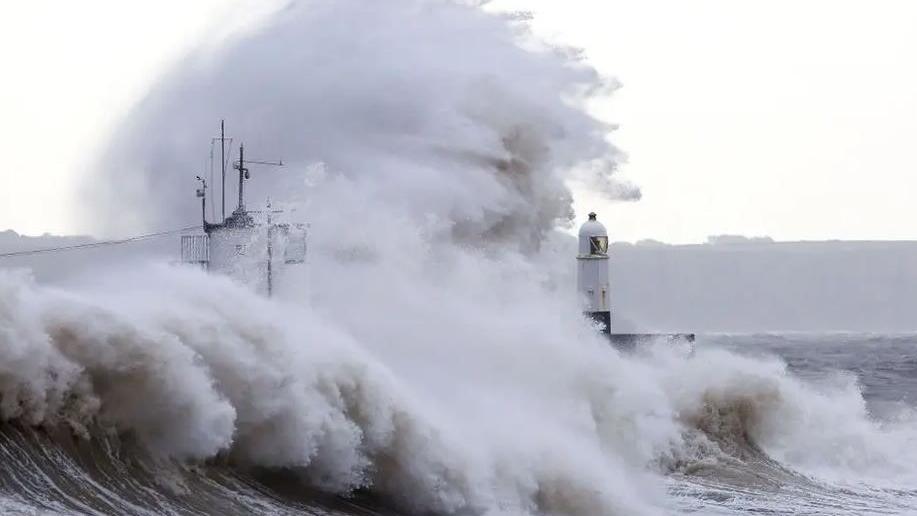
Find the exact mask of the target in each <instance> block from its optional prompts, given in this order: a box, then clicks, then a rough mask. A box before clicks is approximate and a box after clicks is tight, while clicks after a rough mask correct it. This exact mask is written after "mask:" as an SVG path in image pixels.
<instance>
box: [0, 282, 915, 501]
mask: <svg viewBox="0 0 917 516" xmlns="http://www.w3.org/2000/svg"><path fill="white" fill-rule="evenodd" d="M125 285H130V287H128V288H125V287H124V286H125ZM0 294H2V295H0V328H2V330H3V331H2V333H0V338H2V341H0V391H2V392H0V393H2V398H0V410H2V416H3V421H4V422H3V423H2V426H0V454H2V457H3V459H2V460H3V467H2V469H0V509H2V511H3V512H4V513H18V514H35V513H48V514H56V513H62V514H73V513H82V514H162V513H173V514H202V513H219V514H556V515H602V514H608V515H611V514H627V515H630V514H674V513H682V512H684V513H690V512H694V513H700V514H741V513H746V512H748V513H769V514H824V515H835V514H857V515H862V514H909V513H917V488H915V486H917V466H915V464H917V460H915V459H917V457H915V451H914V450H915V447H914V444H915V440H917V431H915V422H917V418H915V406H914V396H915V395H917V384H915V375H917V351H915V349H917V348H915V344H917V337H913V336H876V335H868V336H851V335H826V336H809V335H807V336H777V335H762V336H715V337H702V338H700V339H699V341H698V343H697V344H696V347H695V349H694V351H693V352H692V351H691V350H690V349H686V348H682V347H679V346H672V345H671V344H661V343H660V344H658V345H655V346H654V345H648V346H646V347H645V348H642V349H641V350H639V351H638V352H636V353H634V354H626V355H624V354H620V353H618V352H617V351H615V350H614V349H612V348H610V347H609V346H607V345H605V344H604V343H603V342H602V341H601V339H600V338H598V337H596V336H595V335H594V334H592V333H591V329H589V328H586V325H585V324H584V323H582V321H581V320H579V319H578V318H577V317H571V318H570V319H571V321H573V324H571V325H570V326H569V327H567V326H566V324H564V323H563V322H555V323H549V324H544V323H542V322H541V321H544V320H545V318H548V317H552V316H551V315H549V314H536V315H535V317H536V319H534V320H532V321H531V324H530V325H526V324H523V323H522V322H521V321H517V320H515V319H514V315H513V314H512V313H508V314H501V313H499V312H493V313H491V310H489V309H488V308H487V307H486V306H485V307H482V308H481V310H482V312H488V313H487V315H486V316H480V317H476V316H474V315H471V316H468V317H467V318H466V319H465V320H464V321H462V320H459V321H456V324H453V325H448V324H446V325H445V326H443V327H442V328H440V329H437V328H435V324H436V321H423V320H422V319H418V318H416V317H417V316H416V315H409V314H410V312H409V311H402V312H399V311H398V310H395V309H385V317H386V318H392V319H398V318H401V319H402V320H401V321H393V322H390V323H385V322H380V320H378V319H376V320H375V323H378V324H371V325H369V326H371V327H375V326H378V327H377V328H367V329H366V330H367V331H368V332H370V333H374V334H377V336H378V338H372V337H365V336H361V335H360V333H361V331H363V329H361V328H359V327H358V325H356V324H353V325H348V326H349V329H347V330H346V331H345V329H344V328H345V326H343V325H340V324H339V323H340V321H338V323H334V324H333V323H331V320H332V318H330V317H328V316H327V315H321V314H320V313H319V312H318V311H317V310H315V309H312V308H309V307H306V306H303V305H301V304H298V303H295V302H280V301H267V300H264V299H260V298H258V297H257V296H255V295H253V294H250V293H249V292H248V291H247V290H246V289H244V288H242V287H240V286H237V285H234V284H232V283H231V282H229V281H228V280H225V279H221V278H212V277H207V276H205V275H204V274H202V273H199V272H197V271H188V270H177V269H174V268H170V267H166V266H152V267H150V268H148V269H147V270H144V271H143V273H142V274H139V275H136V276H135V275H130V276H129V277H123V276H122V277H114V278H111V280H110V281H103V282H102V283H101V285H100V284H99V282H98V281H94V282H93V285H92V286H84V287H71V288H69V289H68V290H67V291H62V290H55V289H49V288H45V287H40V286H36V285H34V284H33V283H32V282H31V281H29V280H28V278H26V277H23V276H22V275H19V274H10V273H5V274H3V275H2V277H0ZM482 304H484V305H491V304H492V302H491V301H488V300H483V301H482ZM439 309H440V307H434V308H433V309H432V310H431V312H437V311H438V310H439ZM406 310H409V309H406ZM352 315H353V317H354V319H355V320H358V319H361V320H362V319H367V318H372V316H371V315H369V314H365V313H364V314H352ZM453 315H460V314H456V313H455V312H453ZM479 315H480V314H479ZM485 317H486V318H487V319H490V320H492V322H491V324H490V325H488V324H487V323H486V322H485V321H484V318H485ZM564 318H565V317H564V314H562V313H559V314H555V315H554V316H553V319H555V320H558V321H560V320H562V319H564ZM501 320H502V321H503V322H500V321H501ZM430 324H432V325H433V326H429V325H430ZM534 326H539V327H541V328H540V330H539V331H535V330H534V329H533V328H530V327H534ZM399 328H400V329H401V330H403V331H402V333H401V335H400V336H396V335H395V332H396V330H397V329H399ZM408 328H412V329H413V330H414V332H408V331H407V329H408ZM563 330H568V331H567V332H566V333H565V332H564V331H563ZM364 337H365V338H364ZM399 339H400V341H399ZM404 340H409V341H410V342H404Z"/></svg>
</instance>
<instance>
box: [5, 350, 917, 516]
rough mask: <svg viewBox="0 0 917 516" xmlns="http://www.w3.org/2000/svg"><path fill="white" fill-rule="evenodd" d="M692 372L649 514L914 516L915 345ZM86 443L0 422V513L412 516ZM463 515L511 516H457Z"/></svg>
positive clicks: (299, 483) (281, 478)
mask: <svg viewBox="0 0 917 516" xmlns="http://www.w3.org/2000/svg"><path fill="white" fill-rule="evenodd" d="M719 350H727V351H728V353H726V352H724V353H719ZM711 353H712V354H711ZM708 354H709V355H708ZM637 355H638V356H637V358H635V359H634V360H638V361H639V360H641V358H640V357H639V352H638V353H637ZM693 360H709V366H710V370H709V373H710V374H709V375H710V377H711V380H710V385H709V386H705V387H704V389H706V391H705V392H706V394H705V395H706V396H708V400H709V403H708V405H707V406H706V407H705V408H704V410H702V411H701V412H700V413H698V414H697V415H694V416H691V417H688V418H686V421H689V423H687V426H689V427H693V428H692V429H691V430H690V431H688V432H686V436H687V437H686V442H689V443H690V442H694V443H695V445H696V446H693V447H692V446H688V445H685V446H683V447H682V452H681V454H680V455H678V456H677V457H675V458H669V459H666V460H660V461H659V463H658V464H653V465H649V466H648V469H649V470H652V471H653V472H655V473H658V474H659V475H660V476H661V478H662V483H663V485H664V486H665V488H664V489H663V492H662V493H660V499H659V500H654V501H653V503H652V504H653V505H654V506H655V507H657V508H658V513H659V514H678V513H680V514H807V515H869V514H917V483H915V482H917V463H914V462H913V460H914V458H915V457H917V453H915V448H917V431H915V424H917V418H915V401H917V336H914V335H885V336H883V335H848V334H842V335H809V334H807V335H711V336H703V337H700V338H698V341H697V343H696V348H695V351H694V353H693ZM743 360H747V361H746V362H742V361H743ZM723 361H731V362H729V363H734V362H735V363H737V362H741V364H739V365H735V366H731V368H732V372H731V373H730V376H729V380H728V382H736V383H728V382H727V383H722V382H720V383H718V381H717V380H715V379H714V378H715V377H716V375H717V372H718V371H719V370H722V369H723V366H722V364H723V363H724V362H723ZM759 364H770V365H769V366H768V367H759ZM774 364H777V365H776V366H774ZM780 364H785V370H784V372H778V373H774V371H775V370H777V371H780ZM772 366H773V367H776V369H774V368H773V367H772ZM743 371H746V372H743ZM743 375H744V376H743ZM699 378H704V375H703V374H701V375H699ZM701 381H705V380H701ZM718 385H731V386H732V387H730V388H728V389H727V390H731V391H736V392H738V394H737V395H736V396H735V397H729V395H728V393H726V395H725V397H724V393H722V392H718V391H717V389H719V388H720V387H717V386H718ZM5 388H9V386H8V385H7V386H5ZM687 388H688V386H687V385H686V389H687ZM90 433H91V435H92V437H91V438H89V439H85V438H82V437H79V436H75V435H74V434H73V433H72V432H70V431H66V430H60V429H53V428H51V429H49V428H43V427H32V426H30V425H27V424H24V423H23V422H21V421H15V420H13V421H7V422H5V423H2V424H0V513H2V514H240V515H241V514H341V515H364V514H407V513H409V512H410V511H404V510H401V511H398V510H395V509H393V508H392V507H403V506H404V505H403V503H398V502H397V501H393V500H386V499H380V498H377V497H376V496H375V495H373V494H372V490H371V489H368V490H366V491H365V492H361V491H358V492H356V493H354V494H353V495H351V496H348V497H341V496H335V495H328V494H322V493H321V492H319V491H317V490H311V489H308V488H306V487H303V486H304V485H307V484H308V483H309V482H308V481H307V480H305V479H304V478H303V475H302V474H301V472H297V471H295V470H290V469H282V468H281V469H271V468H260V469H259V468H240V467H237V466H235V465H234V462H233V461H232V460H230V458H229V457H226V458H220V457H217V458H216V459H213V460H208V461H204V462H190V463H189V462H180V461H173V460H163V459H155V458H153V457H151V456H149V455H148V454H147V453H146V452H145V451H144V450H143V449H142V448H141V447H139V446H137V445H135V444H133V442H132V440H131V438H130V436H119V435H115V434H112V433H111V432H107V431H105V430H102V429H100V428H99V429H90ZM615 487H616V486H608V490H609V492H614V490H615ZM474 513H479V514H514V513H516V512H515V511H513V510H507V511H504V512H498V511H495V510H493V509H482V510H480V511H476V512H469V511H462V512H459V514H474ZM576 514H588V509H587V510H585V511H580V512H577V513H576ZM603 514H604V513H603Z"/></svg>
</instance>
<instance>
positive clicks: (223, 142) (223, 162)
mask: <svg viewBox="0 0 917 516" xmlns="http://www.w3.org/2000/svg"><path fill="white" fill-rule="evenodd" d="M220 169H221V170H222V172H223V183H222V184H221V186H220V194H222V196H223V215H222V218H221V219H220V220H226V121H225V120H220Z"/></svg>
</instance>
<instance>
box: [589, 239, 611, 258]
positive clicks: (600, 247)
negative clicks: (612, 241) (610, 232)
mask: <svg viewBox="0 0 917 516" xmlns="http://www.w3.org/2000/svg"><path fill="white" fill-rule="evenodd" d="M589 242H590V244H591V245H592V250H591V251H590V253H591V254H608V237H607V236H595V237H589Z"/></svg>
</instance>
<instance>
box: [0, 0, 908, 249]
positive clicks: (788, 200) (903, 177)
mask: <svg viewBox="0 0 917 516" xmlns="http://www.w3.org/2000/svg"><path fill="white" fill-rule="evenodd" d="M233 5H236V4H235V3H234V2H232V1H231V0H195V1H193V2H188V1H184V0H182V1H179V0H159V1H157V2H139V1H136V2H135V1H123V0H84V1H82V2H70V1H65V0H58V1H52V0H28V1H24V0H23V1H18V2H17V1H9V2H5V5H4V14H3V17H0V62H2V63H3V65H4V72H3V77H2V82H0V93H2V94H0V113H2V116H0V152H2V154H0V156H2V158H3V162H2V168H3V171H4V178H5V181H4V184H3V187H2V188H0V230H2V229H4V228H7V227H9V228H12V229H16V230H17V231H20V232H26V233H31V234H34V233H41V232H45V231H48V232H54V233H68V232H71V231H73V230H74V228H75V227H74V225H73V218H72V216H71V214H72V213H73V212H74V210H80V209H81V206H80V204H79V200H78V199H74V198H73V193H74V191H75V185H76V184H77V182H78V179H77V176H78V174H79V173H80V171H81V169H84V168H85V166H86V163H87V162H88V161H90V160H91V159H92V158H93V156H94V153H96V152H97V151H98V150H99V147H100V146H101V145H103V144H104V142H105V139H106V137H107V135H108V134H109V132H110V131H111V130H113V128H114V127H115V125H116V124H115V123H116V121H117V119H118V117H120V116H123V114H124V112H125V111H126V109H128V108H129V107H130V105H131V103H132V102H133V101H135V100H136V99H137V98H138V97H139V96H140V95H141V94H142V93H143V92H144V91H145V89H146V88H147V87H148V86H149V85H150V84H151V83H152V82H154V81H155V80H156V77H157V75H158V74H159V73H160V72H161V71H162V70H163V69H165V68H166V67H167V66H168V64H169V63H170V62H172V61H174V60H175V59H177V58H179V57H180V56H181V55H182V54H183V53H184V52H186V51H187V49H189V48H191V47H192V46H193V45H195V44H198V43H199V42H200V40H201V38H203V36H204V35H205V34H207V28H208V27H210V26H211V25H212V23H213V19H214V18H215V17H220V19H227V18H226V17H227V16H228V17H229V18H228V20H227V21H226V22H225V23H226V24H229V25H231V24H233V23H240V21H239V20H241V19H244V17H245V13H244V12H243V13H240V12H237V11H238V9H235V8H234V7H233ZM495 5H496V6H497V7H503V8H508V9H528V10H532V11H534V12H535V14H536V18H535V21H534V24H535V29H536V31H537V32H538V33H540V34H542V35H544V36H545V37H547V38H550V39H552V40H554V41H558V42H563V43H566V44H572V45H575V46H579V47H582V48H583V49H584V50H585V52H586V56H587V59H588V60H589V61H590V62H591V63H592V64H593V65H594V66H596V67H597V68H598V69H599V70H600V71H602V72H603V73H605V74H608V75H612V76H615V77H617V78H618V80H619V81H620V82H621V83H622V84H623V85H624V87H623V88H622V89H621V90H620V91H618V92H617V93H616V94H615V95H614V96H613V97H612V98H611V99H609V100H608V101H602V102H598V103H596V105H595V106H594V108H595V111H596V113H597V114H598V115H600V116H601V117H602V118H604V119H607V120H609V121H611V122H614V123H616V124H619V125H620V129H619V130H618V131H617V132H616V133H614V134H613V136H612V139H613V141H614V142H615V143H616V144H617V145H618V146H619V147H620V148H622V149H623V150H624V151H626V152H627V154H628V155H629V163H628V164H626V165H625V166H624V168H623V171H624V173H625V174H626V176H627V177H629V178H630V179H631V180H632V181H634V182H635V183H637V184H639V185H640V186H641V187H642V189H643V193H644V198H643V200H641V201H640V202H638V203H619V204H608V203H606V202H605V201H600V200H597V199H595V198H591V197H590V196H589V195H588V193H584V192H580V193H579V195H578V196H577V202H578V204H577V209H578V211H579V212H581V213H584V212H587V211H588V210H590V209H594V210H596V211H598V212H600V216H601V217H602V218H603V220H604V221H605V222H606V225H607V226H608V227H609V229H610V230H611V232H612V236H613V238H615V239H617V240H629V241H634V240H639V239H645V238H653V239H658V240H664V241H668V242H698V241H703V240H705V239H706V237H707V236H708V235H713V234H723V233H735V234H746V235H770V236H772V237H774V238H778V239H781V240H796V239H917V222H915V218H917V217H915V211H917V210H915V209H914V203H913V199H914V197H915V195H917V30H915V28H917V2H913V1H910V0H768V1H766V2H765V1H750V0H563V1H560V0H497V1H496V2H495Z"/></svg>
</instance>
